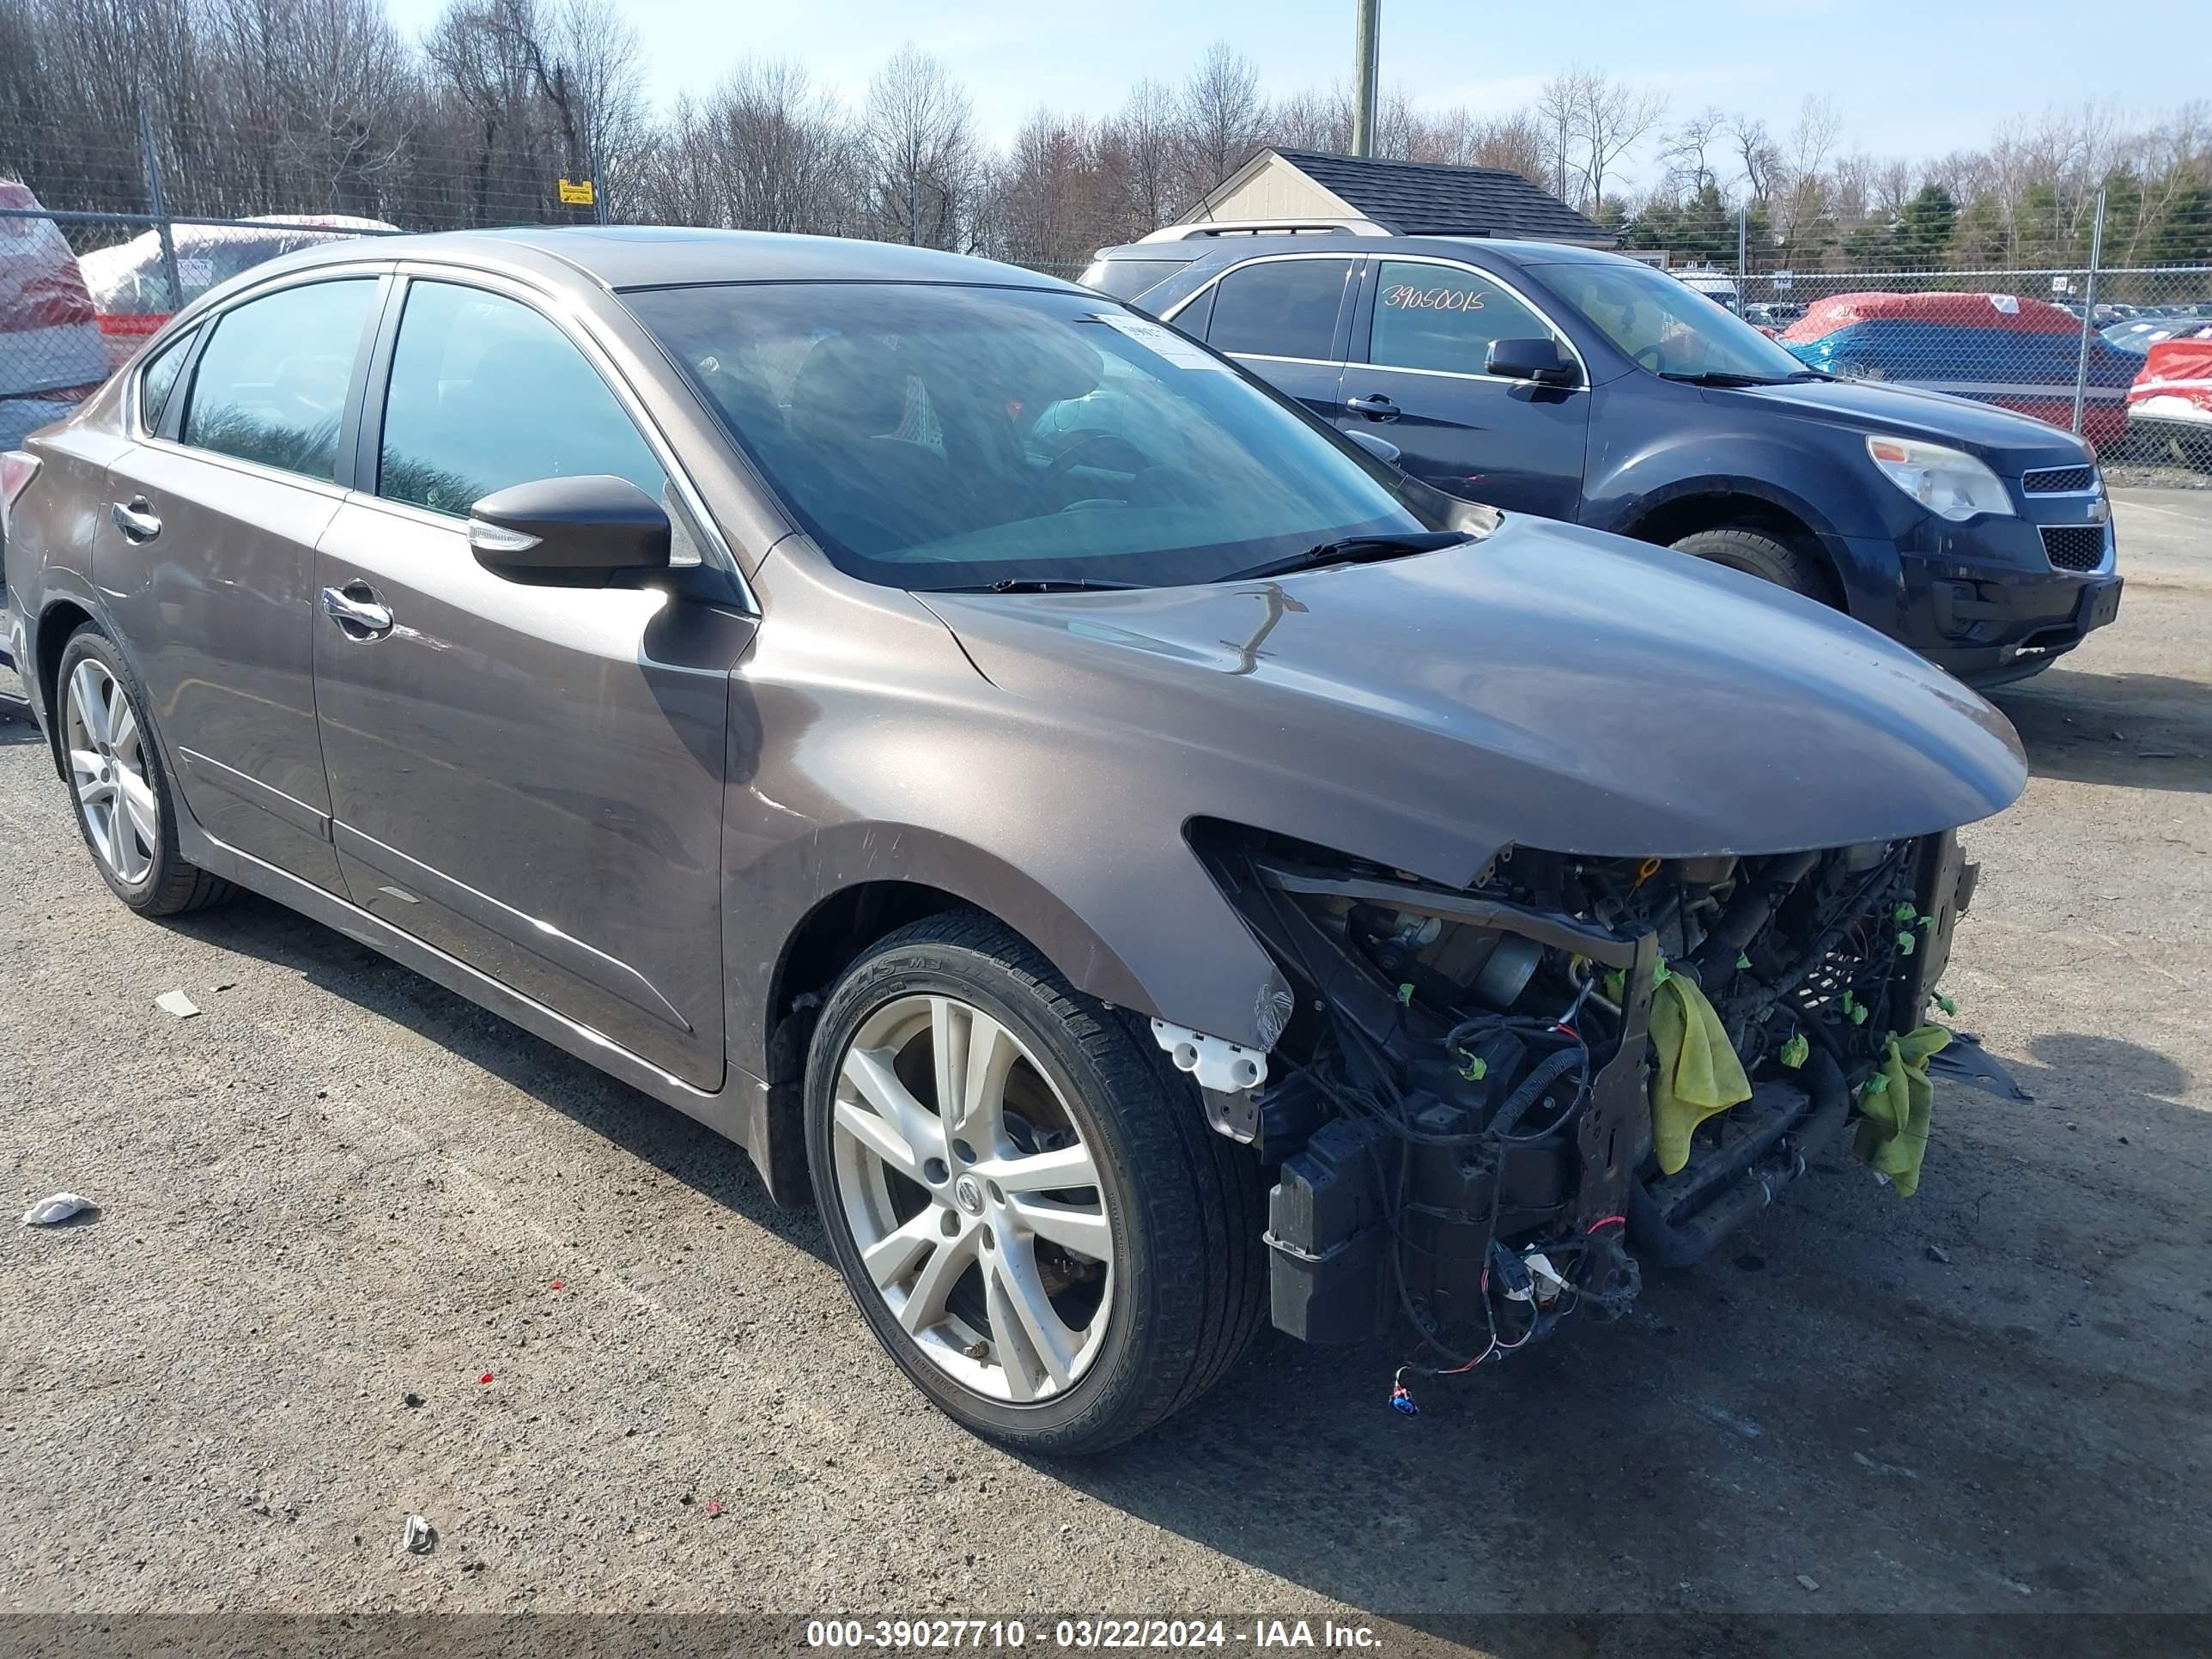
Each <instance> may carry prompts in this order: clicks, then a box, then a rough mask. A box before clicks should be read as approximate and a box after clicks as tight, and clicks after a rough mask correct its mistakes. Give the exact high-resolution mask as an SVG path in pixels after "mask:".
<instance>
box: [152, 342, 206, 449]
mask: <svg viewBox="0 0 2212 1659" xmlns="http://www.w3.org/2000/svg"><path fill="white" fill-rule="evenodd" d="M198 333H199V330H197V329H196V328H193V329H187V330H185V331H184V332H183V333H182V334H179V336H178V337H176V338H175V339H173V340H172V341H170V342H169V343H168V344H167V345H165V346H163V347H162V348H161V349H160V350H159V351H157V352H155V354H154V359H153V361H152V362H149V363H148V364H147V365H146V367H145V368H144V369H143V370H142V371H141V372H140V374H139V376H138V418H139V419H140V420H142V421H143V422H145V423H146V429H147V430H148V431H149V432H151V431H154V430H155V428H158V427H159V426H160V425H161V411H162V410H165V409H167V407H168V406H169V394H170V392H173V391H175V390H176V386H177V376H178V375H179V374H183V373H184V372H185V358H187V357H189V356H191V355H192V340H193V337H195V336H196V335H197V334H198Z"/></svg>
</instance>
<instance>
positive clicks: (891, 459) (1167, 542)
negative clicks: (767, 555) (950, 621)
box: [623, 262, 1425, 592]
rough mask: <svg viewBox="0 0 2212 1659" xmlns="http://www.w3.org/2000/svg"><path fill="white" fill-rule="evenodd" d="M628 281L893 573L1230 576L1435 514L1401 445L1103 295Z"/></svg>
mask: <svg viewBox="0 0 2212 1659" xmlns="http://www.w3.org/2000/svg"><path fill="white" fill-rule="evenodd" d="M1334 263H1339V264H1340V263H1341V262H1334ZM1337 280H1339V281H1340V280H1341V277H1339V278H1338V279H1337ZM623 298H624V301H625V303H627V304H628V305H629V307H630V308H631V309H632V310H633V311H634V312H635V313H636V314H637V316H638V317H639V318H640V319H641V320H642V321H643V323H644V324H645V325H646V327H647V328H648V329H649V330H651V331H653V334H654V335H655V336H656V337H658V338H659V340H660V342H661V343H662V344H663V345H664V346H665V347H666V348H667V349H668V351H669V353H670V355H671V356H672V357H674V358H675V360H676V361H677V362H678V363H679V364H681V365H682V366H683V367H684V369H685V371H686V372H687V373H688V374H690V376H691V378H692V379H693V380H694V381H695V382H696V385H697V386H698V387H699V389H700V390H701V391H702V392H703V393H704V394H705V395H706V397H707V398H708V400H709V401H710V402H711V403H712V404H713V405H714V408H715V409H716V410H718V412H719V413H720V416H721V419H722V421H723V422H724V424H725V425H726V427H727V428H728V429H729V431H730V432H731V434H732V435H733V436H734V437H735V439H736V440H737V441H738V445H739V447H742V448H743V449H744V451H745V452H746V453H747V454H748V455H750V458H751V459H752V460H753V462H754V464H755V465H757V467H758V468H759V470H760V471H761V473H762V474H763V477H765V478H766V479H767V480H768V482H769V484H770V485H771V486H772V487H773V488H774V489H775V491H776V494H777V495H779V496H780V497H781V499H782V501H784V502H785V503H786V505H787V507H789V508H790V509H791V511H792V512H793V514H794V516H795V517H797V519H798V520H799V522H800V523H801V524H803V525H804V526H805V527H806V529H807V532H808V533H809V534H810V535H811V536H812V537H813V538H814V540H815V541H816V543H817V544H818V545H820V547H821V548H822V550H823V552H825V553H826V554H827V555H828V556H829V557H830V558H831V559H832V560H833V561H835V562H836V563H837V564H838V566H839V567H840V568H842V569H844V570H846V571H848V573H850V574H854V575H857V576H860V577H862V578H864V579H865V580H870V581H876V582H882V583H884V584H887V585H889V586H898V587H904V588H908V589H911V590H915V591H918V592H931V591H942V590H947V589H952V588H963V587H977V586H989V585H991V584H992V583H994V582H999V581H1006V580H1014V581H1027V580H1045V581H1054V580H1097V581H1104V582H1109V583H1133V584H1138V585H1142V586H1156V585H1175V584H1182V583H1188V582H1203V581H1212V580H1218V579H1220V578H1221V577H1223V576H1225V575H1228V574H1231V572H1234V571H1237V570H1242V569H1247V568H1251V567H1252V566H1254V565H1256V564H1261V563H1264V562H1267V561H1269V560H1271V559H1275V558H1279V557H1282V556H1285V555H1287V554H1291V553H1295V552H1301V551H1303V550H1305V549H1307V548H1309V547H1311V546H1313V545H1315V544H1317V543H1321V542H1325V541H1333V540H1337V539H1340V538H1344V537H1346V536H1358V535H1386V534H1407V533H1417V532H1420V531H1421V530H1423V529H1424V528H1425V526H1423V525H1421V524H1420V523H1419V521H1418V520H1415V519H1414V518H1413V515H1412V514H1411V513H1407V511H1406V509H1405V508H1404V507H1403V506H1401V504H1400V502H1399V501H1398V499H1397V497H1396V495H1395V494H1394V493H1393V490H1392V488H1391V485H1390V483H1389V476H1390V475H1389V473H1388V471H1386V470H1385V469H1384V468H1383V466H1382V465H1380V463H1376V462H1370V461H1368V460H1367V459H1365V458H1364V457H1361V456H1358V455H1357V454H1356V453H1351V452H1350V451H1349V449H1348V447H1347V446H1346V445H1344V444H1342V443H1341V442H1340V441H1337V440H1336V439H1335V438H1334V435H1331V434H1330V433H1329V432H1328V429H1327V428H1324V427H1322V426H1321V425H1320V424H1319V423H1318V422H1315V421H1313V420H1312V419H1311V418H1310V416H1306V415H1304V414H1303V413H1302V412H1300V411H1299V410H1297V407H1296V405H1295V404H1291V403H1290V402H1289V401H1288V400H1286V399H1284V398H1279V397H1277V396H1276V395H1274V394H1273V393H1271V392H1268V391H1267V390H1265V389H1264V388H1262V387H1261V386H1259V385H1257V384H1255V382H1254V381H1252V380H1250V379H1249V377H1247V376H1245V375H1244V374H1241V373H1240V372H1238V371H1237V369H1235V368H1232V367H1231V366H1230V365H1228V364H1226V363H1225V362H1222V361H1221V360H1220V359H1219V358H1218V357H1217V356H1213V355H1212V353H1210V352H1208V351H1206V349H1203V348H1202V347H1200V346H1198V345H1195V344H1194V343H1192V342H1191V341H1190V340H1188V339H1187V338H1186V337H1183V336H1182V335H1181V334H1179V333H1177V332H1176V331H1174V330H1173V329H1170V328H1169V327H1167V326H1165V325H1162V324H1159V323H1156V322H1153V321H1152V320H1151V319H1148V318H1144V317H1139V316H1138V315H1136V314H1135V313H1131V312H1129V311H1127V310H1125V309H1124V308H1122V307H1120V306H1116V305H1115V304H1113V303H1112V302H1111V301H1106V300H1103V299H1101V298H1099V297H1097V296H1096V295H1080V294H1073V293H1068V292H1065V291H1048V290H1035V289H1000V288H955V287H946V286H938V285H933V284H904V283H753V284H723V285H714V286H702V287H694V288H680V289H652V290H647V291H642V292H638V293H633V294H629V295H624V296H623Z"/></svg>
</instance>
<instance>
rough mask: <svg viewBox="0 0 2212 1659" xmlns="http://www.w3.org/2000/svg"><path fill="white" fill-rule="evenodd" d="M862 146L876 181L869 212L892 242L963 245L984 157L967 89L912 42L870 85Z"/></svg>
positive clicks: (878, 229) (862, 124) (862, 122)
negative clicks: (967, 214)
mask: <svg viewBox="0 0 2212 1659" xmlns="http://www.w3.org/2000/svg"><path fill="white" fill-rule="evenodd" d="M860 141H861V144H862V146H863V148H864V149H865V151H866V155H867V158H868V165H869V167H870V170H871V173H872V178H871V179H870V191H869V196H870V199H869V204H868V205H869V211H870V214H871V216H872V222H873V227H874V228H875V230H876V232H877V234H879V235H881V236H883V237H884V240H888V241H908V242H920V243H922V244H924V245H926V246H930V247H952V246H957V241H958V235H959V230H960V224H961V216H962V215H963V213H965V212H967V211H969V209H970V208H971V206H972V204H971V203H970V201H969V194H970V191H971V190H972V189H973V187H974V186H975V184H976V182H977V180H978V177H979V173H980V166H981V155H980V153H979V150H978V147H977V145H976V142H975V130H974V124H973V115H972V110H971V106H969V101H968V91H967V88H964V87H963V86H962V85H961V84H960V82H957V81H956V80H955V79H953V77H952V76H951V74H950V73H948V72H947V70H945V65H944V64H941V63H939V61H938V60H937V59H936V58H933V57H931V56H930V55H929V54H928V53H927V52H923V51H921V49H920V48H919V47H917V46H915V45H914V44H913V43H912V42H911V41H909V42H908V43H907V44H906V45H905V46H901V47H900V48H899V49H898V50H897V51H896V52H893V53H892V54H891V56H890V60H889V61H888V62H886V63H885V64H884V66H883V68H882V69H880V70H878V71H877V72H876V76H875V78H874V79H873V80H872V81H870V82H868V96H867V102H866V106H865V107H864V108H863V110H862V112H861V116H860Z"/></svg>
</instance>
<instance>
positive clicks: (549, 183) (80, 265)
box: [0, 117, 604, 448]
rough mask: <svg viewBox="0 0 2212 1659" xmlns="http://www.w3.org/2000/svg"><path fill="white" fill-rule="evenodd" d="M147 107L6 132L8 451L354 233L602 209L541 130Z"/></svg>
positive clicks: (0, 210)
mask: <svg viewBox="0 0 2212 1659" xmlns="http://www.w3.org/2000/svg"><path fill="white" fill-rule="evenodd" d="M424 131H425V130H424V129H423V128H422V127H420V126H409V125H403V126H402V127H400V128H399V129H398V136H396V137H389V138H387V137H382V136H380V135H378V134H375V133H373V132H371V131H368V130H367V129H365V128H362V127H361V126H359V125H341V126H340V128H339V129H338V130H337V131H314V130H309V131H301V130H297V129H288V128H279V127H276V126H273V125H256V124H255V123H253V122H252V121H251V120H242V121H241V120H226V121H225V122H223V123H222V125H220V126H219V127H216V126H205V127H203V126H198V125H193V124H191V123H189V122H182V121H178V120H175V119H169V120H166V121H164V122H162V123H161V124H160V125H155V124H154V123H152V122H150V121H149V120H147V119H145V118H143V117H142V118H141V119H140V120H139V122H138V124H137V132H136V134H135V135H129V136H126V137H117V136H116V135H115V134H113V133H112V131H106V132H103V131H100V130H97V129H95V128H94V127H92V126H89V125H88V126H86V127H82V128H80V127H76V126H66V125H54V124H51V123H46V124H41V123H38V122H16V123H13V124H10V125H9V126H8V127H7V128H5V129H4V130H0V448H6V447H9V446H11V445H13V444H15V442H18V441H20V440H21V437H22V435H24V434H25V433H27V432H29V431H31V430H33V429H34V428H38V427H40V426H43V425H45V424H46V423H47V422H50V421H53V420H58V419H59V418H60V417H61V416H63V415H64V414H66V413H67V412H68V410H70V409H71V408H73V407H74V406H75V405H76V403H77V402H78V401H80V400H81V399H82V398H84V397H85V396H87V395H88V393H89V392H90V391H91V390H92V389H93V388H94V387H95V386H98V385H99V383H100V381H101V380H105V379H106V377H107V375H108V374H109V373H110V372H111V371H112V369H113V368H116V367H118V365H119V364H121V363H122V362H124V361H125V360H126V359H127V358H128V357H129V356H131V353H132V352H134V351H135V350H137V348H138V346H139V344H140V343H142V342H143V340H144V339H145V338H146V337H148V336H149V335H150V334H152V333H153V332H155V331H156V330H157V329H159V328H160V326H161V324H162V323H163V322H164V321H165V320H167V318H168V317H169V316H170V315H171V314H173V313H174V312H176V311H177V310H178V309H179V307H182V306H184V305H188V304H190V303H191V301H193V300H195V299H197V298H198V297H199V295H202V294H204V293H205V292H206V291H207V290H208V289H210V288H212V287H214V286H215V285H216V284H217V283H222V282H224V281H227V280H228V278H230V277H232V276H235V275H237V274H238V273H239V272H240V271H241V270H247V269H249V268H250V267H252V266H253V265H256V264H260V263H261V262H262V261H263V260H265V259H270V258H276V256H277V255H278V254H280V253H287V252H292V251H293V250H295V249H296V248H301V247H307V246H313V245H315V244H317V243H319V242H325V241H329V240H333V239H334V238H337V237H343V236H366V235H392V234H398V233H400V232H403V231H421V230H444V229H458V228H470V227H477V226H487V225H510V224H548V223H551V224H560V223H574V222H591V221H592V220H594V219H596V218H598V217H599V216H601V215H602V213H603V211H604V209H603V205H602V203H603V197H601V196H600V193H599V191H598V189H597V188H596V187H595V185H594V181H592V179H591V173H590V167H589V164H588V161H586V160H584V159H582V158H580V157H577V158H576V159H574V160H571V159H569V154H568V149H567V147H564V146H562V145H561V144H559V143H547V142H544V141H543V140H542V139H541V138H536V137H531V136H529V135H525V136H523V137H514V138H509V137H502V136H501V135H500V134H499V133H497V132H471V133H470V134H469V135H468V138H469V142H468V143H454V142H452V140H453V134H451V133H447V134H446V135H445V137H446V139H447V142H446V143H437V142H434V141H433V140H432V139H430V138H428V137H425V136H424Z"/></svg>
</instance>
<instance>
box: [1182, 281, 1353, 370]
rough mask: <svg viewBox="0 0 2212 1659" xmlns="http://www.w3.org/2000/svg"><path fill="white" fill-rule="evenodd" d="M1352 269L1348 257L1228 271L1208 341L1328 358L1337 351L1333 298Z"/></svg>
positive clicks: (1218, 290) (1218, 346) (1221, 346)
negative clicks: (1333, 349) (1334, 346)
mask: <svg viewBox="0 0 2212 1659" xmlns="http://www.w3.org/2000/svg"><path fill="white" fill-rule="evenodd" d="M1351 269H1352V261H1351V260H1349V259H1270V260H1267V261H1265V262H1263V263H1261V264H1256V265H1247V266H1245V267H1244V268H1243V270H1232V271H1231V272H1230V273H1229V274H1228V275H1227V276H1224V277H1223V278H1222V279H1221V280H1220V282H1218V283H1216V284H1215V285H1214V288H1215V293H1214V297H1213V321H1212V325H1210V326H1209V327H1208V328H1207V330H1206V343H1208V344H1210V345H1211V346H1212V347H1213V349H1215V350H1217V351H1251V352H1260V353H1263V354H1265V355H1266V356H1272V357H1317V358H1320V359H1322V361H1324V362H1326V361H1327V360H1328V359H1329V358H1330V357H1332V356H1334V355H1335V354H1334V352H1333V351H1332V350H1331V349H1330V347H1331V346H1332V345H1333V344H1334V342H1335V338H1336V309H1337V302H1338V301H1340V299H1341V298H1342V297H1343V295H1344V278H1345V275H1346V272H1348V271H1349V270H1351Z"/></svg>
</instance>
